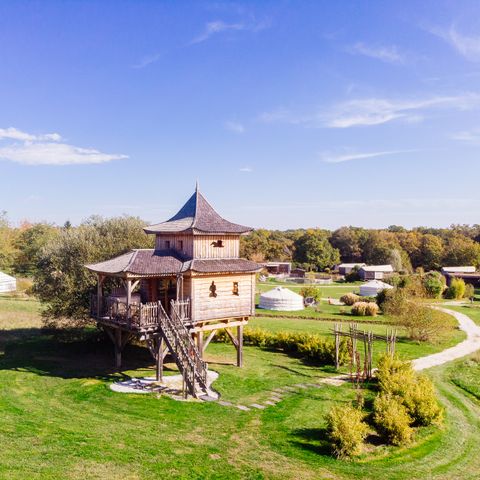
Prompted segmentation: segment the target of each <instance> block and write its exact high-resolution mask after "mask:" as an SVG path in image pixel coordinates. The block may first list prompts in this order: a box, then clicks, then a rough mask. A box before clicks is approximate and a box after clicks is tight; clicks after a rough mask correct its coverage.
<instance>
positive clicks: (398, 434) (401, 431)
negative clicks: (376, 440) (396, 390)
mask: <svg viewBox="0 0 480 480" xmlns="http://www.w3.org/2000/svg"><path fill="white" fill-rule="evenodd" d="M373 420H374V422H375V425H376V426H377V428H378V431H379V432H380V433H382V434H383V435H385V437H386V438H387V439H388V441H389V442H390V443H391V444H393V445H406V444H407V443H409V442H410V441H411V440H412V436H413V429H412V427H411V426H410V424H411V423H412V419H411V417H410V416H409V415H408V412H407V408H406V407H405V406H404V405H403V403H402V399H401V398H400V397H396V396H394V395H391V394H389V393H384V394H380V395H378V396H377V397H376V398H375V400H374V402H373Z"/></svg>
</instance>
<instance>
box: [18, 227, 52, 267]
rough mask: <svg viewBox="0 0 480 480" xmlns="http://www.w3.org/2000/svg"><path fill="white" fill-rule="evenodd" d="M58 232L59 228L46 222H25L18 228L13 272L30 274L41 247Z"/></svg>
mask: <svg viewBox="0 0 480 480" xmlns="http://www.w3.org/2000/svg"><path fill="white" fill-rule="evenodd" d="M58 234H59V229H58V228H57V227H54V226H53V225H50V224H48V223H36V224H33V225H30V224H27V225H23V226H22V227H21V228H20V231H19V234H18V236H17V237H16V240H15V245H16V248H17V254H16V256H15V262H14V263H15V265H14V267H15V273H18V274H20V275H27V276H28V275H32V274H33V273H34V272H35V270H36V265H37V262H38V258H39V255H40V253H41V251H42V248H43V247H44V246H45V245H46V244H47V243H48V242H50V241H51V240H53V238H55V237H56V236H57V235H58Z"/></svg>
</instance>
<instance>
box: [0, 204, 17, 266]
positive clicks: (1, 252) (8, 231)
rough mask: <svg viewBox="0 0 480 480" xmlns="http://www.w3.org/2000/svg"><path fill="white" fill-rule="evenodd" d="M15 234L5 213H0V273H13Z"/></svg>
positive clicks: (15, 252) (15, 249) (15, 250)
mask: <svg viewBox="0 0 480 480" xmlns="http://www.w3.org/2000/svg"><path fill="white" fill-rule="evenodd" d="M16 235H17V232H16V230H15V229H13V228H12V227H11V225H10V222H9V221H8V217H7V212H5V211H0V271H6V272H13V266H14V263H15V256H16V254H17V248H16V246H15V238H16Z"/></svg>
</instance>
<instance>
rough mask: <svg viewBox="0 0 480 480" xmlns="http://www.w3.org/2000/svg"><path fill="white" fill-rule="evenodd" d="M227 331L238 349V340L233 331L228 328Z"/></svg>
mask: <svg viewBox="0 0 480 480" xmlns="http://www.w3.org/2000/svg"><path fill="white" fill-rule="evenodd" d="M225 333H226V334H227V335H228V336H229V337H230V340H231V341H232V343H233V344H234V345H235V348H236V349H238V342H237V339H236V338H235V336H234V335H233V333H232V332H231V331H230V330H229V329H228V328H226V329H225Z"/></svg>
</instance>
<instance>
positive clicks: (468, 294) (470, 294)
mask: <svg viewBox="0 0 480 480" xmlns="http://www.w3.org/2000/svg"><path fill="white" fill-rule="evenodd" d="M474 297H475V288H474V286H473V285H472V284H471V283H467V284H466V285H465V293H464V294H463V298H474Z"/></svg>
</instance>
